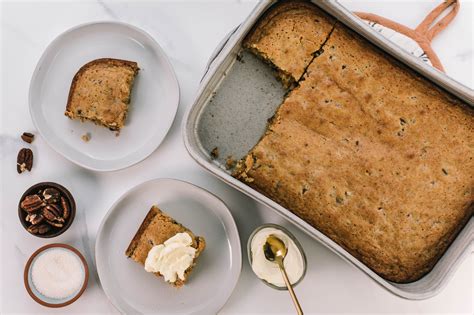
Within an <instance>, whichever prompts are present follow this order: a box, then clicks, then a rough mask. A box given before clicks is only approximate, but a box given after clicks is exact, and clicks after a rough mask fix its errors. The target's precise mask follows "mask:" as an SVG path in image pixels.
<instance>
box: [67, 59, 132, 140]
mask: <svg viewBox="0 0 474 315" xmlns="http://www.w3.org/2000/svg"><path fill="white" fill-rule="evenodd" d="M138 71H139V68H138V65H137V63H136V62H133V61H127V60H120V59H111V58H103V59H96V60H93V61H91V62H89V63H87V64H85V65H84V66H82V67H81V68H80V69H79V71H78V72H77V73H76V75H75V76H74V78H73V79H72V83H71V88H70V90H69V97H68V101H67V106H66V111H65V113H64V114H65V115H66V116H68V117H69V118H71V119H80V120H81V121H83V120H90V121H92V122H94V123H95V124H97V125H101V126H104V127H107V128H109V129H110V130H112V131H120V129H121V128H123V126H124V124H125V119H126V117H127V113H128V105H129V104H130V95H131V91H132V87H133V81H134V79H135V76H136V75H137V74H138Z"/></svg>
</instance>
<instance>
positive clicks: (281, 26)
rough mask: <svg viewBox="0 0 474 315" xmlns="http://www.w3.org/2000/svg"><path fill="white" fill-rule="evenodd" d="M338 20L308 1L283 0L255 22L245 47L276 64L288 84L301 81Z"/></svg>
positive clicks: (244, 43) (283, 80) (286, 84)
mask: <svg viewBox="0 0 474 315" xmlns="http://www.w3.org/2000/svg"><path fill="white" fill-rule="evenodd" d="M334 24H335V20H334V19H333V18H332V17H330V16H329V15H327V14H326V13H324V12H323V11H322V10H320V9H319V8H318V7H317V6H316V5H314V4H313V3H311V2H308V1H300V0H296V1H282V2H278V3H277V4H275V5H274V6H272V9H271V10H268V11H267V12H266V13H265V14H264V16H263V17H262V18H261V19H260V20H259V21H258V22H257V23H256V24H255V27H254V28H253V29H252V30H251V31H250V33H249V34H248V35H247V37H246V38H245V40H244V42H243V46H244V47H245V48H247V49H249V50H251V51H252V52H253V53H255V54H256V55H257V56H259V57H260V58H262V59H263V60H264V61H266V62H267V63H269V64H270V65H272V66H273V68H274V69H275V70H276V71H277V72H278V77H279V79H280V80H281V81H282V83H283V84H284V85H285V86H286V87H290V86H291V85H292V84H293V83H296V82H298V81H299V79H300V78H301V77H302V75H303V74H304V72H305V69H306V67H307V66H308V65H309V64H310V63H311V61H312V60H313V58H314V56H315V55H317V54H318V53H319V50H320V49H321V47H322V46H323V44H324V42H325V41H326V40H327V38H328V37H329V35H330V34H331V31H332V29H333V28H334Z"/></svg>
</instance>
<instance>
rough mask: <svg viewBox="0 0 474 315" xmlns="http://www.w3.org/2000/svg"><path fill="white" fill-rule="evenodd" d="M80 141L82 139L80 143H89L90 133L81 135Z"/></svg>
mask: <svg viewBox="0 0 474 315" xmlns="http://www.w3.org/2000/svg"><path fill="white" fill-rule="evenodd" d="M81 139H82V141H84V142H89V140H90V139H91V133H90V132H87V133H85V134H83V135H82V136H81Z"/></svg>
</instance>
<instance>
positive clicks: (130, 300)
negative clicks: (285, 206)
mask: <svg viewBox="0 0 474 315" xmlns="http://www.w3.org/2000/svg"><path fill="white" fill-rule="evenodd" d="M153 204H156V205H158V206H159V207H160V209H161V210H162V211H164V212H165V213H167V214H169V215H170V216H171V217H173V218H174V219H176V221H178V222H180V223H181V224H183V225H184V226H186V227H187V228H189V229H190V230H191V231H193V233H195V234H196V235H200V236H203V237H204V238H205V239H206V249H205V250H204V251H203V252H202V254H201V256H199V258H198V260H197V264H196V266H195V268H194V269H193V271H192V273H191V276H190V278H189V279H188V282H187V283H186V285H185V286H183V287H181V288H179V289H176V288H175V287H173V286H171V285H170V284H168V283H166V282H165V281H164V280H163V279H162V278H157V277H156V276H155V275H153V274H150V273H148V272H146V271H145V269H144V268H143V266H141V265H140V264H138V263H136V262H134V261H133V260H131V259H129V258H127V257H126V256H125V250H126V248H127V247H128V245H129V243H130V241H131V240H132V238H133V236H134V235H135V233H136V231H137V230H138V228H139V226H140V224H141V223H142V221H143V219H144V218H145V216H146V214H147V213H148V210H150V208H151V206H152V205H153ZM95 255H96V264H97V272H98V274H99V278H100V281H101V283H102V287H103V289H104V291H105V293H106V294H107V296H108V297H109V298H110V300H111V301H112V303H113V304H114V305H115V306H116V307H117V308H118V309H119V310H120V311H121V312H122V313H124V314H132V313H133V314H135V313H142V314H144V313H147V314H151V313H154V314H175V313H179V314H206V315H209V314H215V313H217V311H218V310H219V309H221V308H222V306H223V305H224V304H225V302H226V301H227V299H228V298H229V296H230V295H231V293H232V291H233V290H234V287H235V285H236V284H237V280H238V278H239V275H240V270H241V267H242V254H241V247H240V239H239V232H238V230H237V226H236V225H235V222H234V219H233V217H232V215H231V213H230V211H229V209H228V208H227V207H226V205H225V204H224V203H223V202H222V201H221V200H220V199H218V198H217V197H216V196H214V195H212V194H211V193H209V192H207V191H205V190H204V189H202V188H199V187H197V186H194V185H192V184H189V183H186V182H182V181H178V180H173V179H154V180H151V181H148V182H145V183H143V184H140V185H138V186H136V187H134V188H132V189H131V190H129V191H128V192H127V193H125V194H124V195H123V196H122V197H121V198H120V199H119V200H118V201H117V202H116V203H115V204H114V205H113V206H112V208H111V209H110V210H109V212H108V213H107V215H106V216H105V218H104V220H103V221H102V223H101V225H100V228H99V232H98V234H97V240H96V245H95Z"/></svg>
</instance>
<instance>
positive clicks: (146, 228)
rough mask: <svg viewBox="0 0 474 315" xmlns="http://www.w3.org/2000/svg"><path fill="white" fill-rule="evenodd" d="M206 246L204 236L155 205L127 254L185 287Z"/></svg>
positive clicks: (176, 285) (148, 268)
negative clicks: (192, 230)
mask: <svg viewBox="0 0 474 315" xmlns="http://www.w3.org/2000/svg"><path fill="white" fill-rule="evenodd" d="M205 247H206V242H205V240H204V238H203V237H201V236H195V235H194V234H193V232H191V231H190V230H189V229H188V228H186V227H184V226H183V225H182V224H180V223H178V222H176V221H175V220H174V219H173V218H171V217H170V216H168V215H167V214H165V213H163V212H162V211H161V210H160V209H159V208H158V207H157V206H153V207H152V208H151V209H150V211H149V212H148V214H147V215H146V217H145V219H144V220H143V222H142V224H141V225H140V228H139V229H138V231H137V233H136V234H135V236H134V237H133V239H132V241H131V242H130V245H129V246H128V248H127V250H126V251H125V255H126V256H127V257H129V258H131V259H133V260H134V261H136V262H137V263H139V264H142V265H143V266H144V267H145V270H146V271H148V272H152V273H154V274H155V275H157V276H163V277H164V278H165V280H166V281H167V282H169V283H170V284H172V285H174V286H175V287H181V286H183V285H184V283H185V282H186V280H187V279H188V277H189V274H190V273H191V270H192V269H193V267H194V265H195V264H196V259H197V258H198V257H199V255H200V254H201V253H202V251H203V250H204V248H205Z"/></svg>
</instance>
